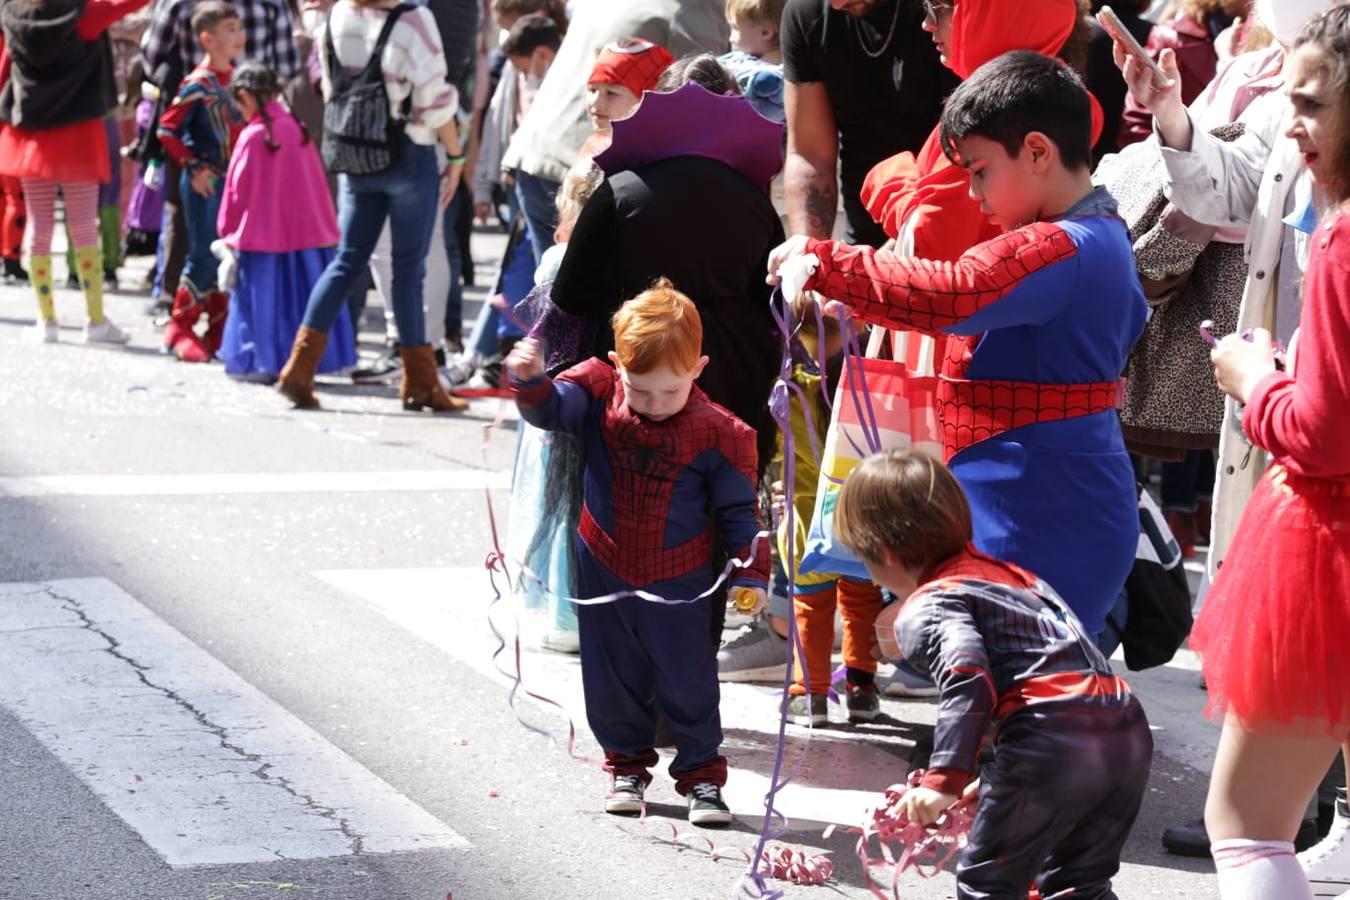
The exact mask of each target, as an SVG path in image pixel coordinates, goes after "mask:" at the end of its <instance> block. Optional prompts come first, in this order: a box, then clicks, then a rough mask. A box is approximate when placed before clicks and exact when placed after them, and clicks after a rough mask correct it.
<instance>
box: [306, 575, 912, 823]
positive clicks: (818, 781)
mask: <svg viewBox="0 0 1350 900" xmlns="http://www.w3.org/2000/svg"><path fill="white" fill-rule="evenodd" d="M314 574H315V575H316V576H317V577H318V578H320V579H322V580H323V581H325V582H327V583H329V584H331V585H333V586H334V587H336V588H338V589H339V590H342V591H344V592H346V593H348V594H350V595H352V596H354V597H358V598H360V599H361V600H364V601H365V602H366V603H368V604H369V605H370V606H372V607H373V608H374V609H375V610H377V611H378V612H380V613H381V614H382V615H384V616H385V617H387V618H388V619H389V620H390V621H392V622H394V623H395V624H397V625H399V626H400V627H402V628H404V629H406V630H407V631H409V632H411V633H413V634H415V635H417V636H418V637H420V638H422V639H423V640H425V641H427V642H429V643H431V644H432V645H433V646H435V647H437V648H438V649H440V650H441V651H443V652H444V653H446V654H448V655H449V656H452V657H454V658H455V659H457V660H459V661H460V662H462V663H465V664H467V665H469V666H470V667H472V668H474V669H476V670H477V671H479V672H480V673H482V674H483V675H485V676H487V677H488V678H491V679H493V680H495V681H497V682H499V683H502V684H510V683H511V679H509V678H507V677H506V676H504V675H502V674H501V673H500V672H499V671H497V670H496V668H495V667H494V666H493V663H492V651H493V648H494V647H495V641H494V639H493V637H492V634H491V631H490V630H489V628H488V623H487V607H488V604H489V602H490V600H491V598H492V592H491V589H490V587H489V585H488V581H487V576H486V572H485V570H484V569H482V568H481V567H479V568H441V569H436V568H423V569H380V570H371V569H364V570H359V569H346V570H328V571H320V572H315V573H314ZM511 610H512V607H511V606H509V605H508V604H505V603H503V604H500V605H499V606H498V608H497V610H495V611H494V619H495V620H496V621H497V624H498V627H499V628H501V629H502V630H503V631H504V633H508V634H513V633H514V632H515V629H516V627H517V621H516V617H515V614H514V613H513V612H512V611H511ZM520 628H521V631H522V634H523V635H524V636H525V637H524V639H523V641H522V647H523V648H527V649H528V648H532V647H534V646H535V642H534V640H533V638H534V637H535V636H536V630H535V628H534V623H533V622H531V621H530V620H528V619H526V620H525V621H524V622H521V623H520ZM503 659H504V661H505V664H507V665H508V666H509V664H510V655H509V652H508V654H506V655H504V657H503ZM521 668H522V671H523V674H524V683H525V686H526V687H527V688H529V689H531V690H534V691H538V692H541V693H543V694H544V695H546V696H548V697H549V698H550V699H552V700H555V701H557V702H559V703H561V704H562V705H563V706H564V707H565V708H566V710H567V713H568V716H569V717H570V718H571V719H572V721H573V722H574V723H575V724H576V726H577V729H578V732H580V733H582V734H584V735H585V738H586V741H587V742H588V744H589V745H590V746H591V747H592V749H591V750H589V751H588V752H589V753H591V754H598V752H599V751H598V750H596V749H594V740H593V739H592V738H591V737H590V734H589V732H588V731H587V730H586V715H585V703H584V701H583V698H582V692H581V668H580V665H579V663H578V660H577V657H575V656H565V655H560V654H555V653H548V652H535V651H532V650H530V651H529V652H526V653H525V654H524V660H523V662H522V665H521ZM777 696H778V695H777V693H776V692H770V691H768V690H765V689H764V688H759V687H755V686H753V685H748V684H723V685H722V727H723V730H724V732H725V733H726V739H725V741H724V745H723V748H724V752H725V753H726V755H727V757H728V761H729V764H730V767H731V773H730V778H729V780H728V783H727V787H726V790H725V794H724V796H725V798H726V800H727V802H728V804H729V805H730V806H731V808H732V810H733V811H734V812H736V813H737V814H738V815H740V816H742V817H745V818H755V817H759V816H762V815H763V812H764V794H765V792H766V791H767V789H768V786H769V779H768V777H767V776H766V775H765V774H763V773H765V772H768V771H770V769H771V766H772V761H773V754H774V752H775V750H776V747H777V740H778V714H777ZM502 714H503V715H509V714H508V713H506V711H505V709H504V708H503V710H502ZM525 714H526V715H527V717H528V718H529V720H530V721H532V722H536V723H539V724H541V725H546V726H548V727H549V728H551V729H552V730H553V731H555V732H558V733H565V732H561V730H560V723H559V721H558V720H557V719H556V718H554V719H549V718H547V717H546V716H547V715H548V714H541V712H540V711H538V710H536V709H527V710H526V711H525ZM553 715H556V713H553ZM832 715H833V716H835V717H839V716H840V713H839V712H838V711H837V710H836V711H834V712H833V713H832ZM887 746H889V747H890V748H891V751H892V752H887V750H886V749H885V748H886V747H887ZM910 746H912V745H911V744H910V743H909V742H908V741H905V740H904V739H903V738H901V737H900V736H899V735H898V734H897V735H896V736H894V737H886V736H881V735H878V734H876V733H868V734H860V733H850V732H843V731H833V730H832V731H824V730H818V731H817V732H816V733H815V735H814V736H813V737H812V738H811V740H810V743H808V742H807V738H806V733H805V731H804V730H803V729H797V728H793V729H791V736H790V739H789V745H788V748H789V749H788V753H789V757H788V759H789V765H788V767H787V770H788V771H791V770H792V769H793V768H794V762H795V760H796V759H797V758H798V756H800V755H801V754H802V753H805V754H806V755H805V756H804V757H802V758H801V761H802V767H801V770H800V774H799V777H798V779H797V780H796V781H794V782H793V783H792V784H790V785H788V787H787V788H786V789H785V790H784V791H783V792H782V793H781V794H780V795H779V799H778V801H777V804H776V806H777V808H778V810H779V811H780V812H782V813H783V814H784V815H786V816H788V817H789V818H790V819H792V820H794V821H797V822H799V823H800V822H801V821H812V822H819V823H829V822H834V823H839V824H846V825H854V824H857V823H858V822H860V821H861V820H862V815H863V812H864V811H865V809H866V808H867V806H869V805H870V804H872V803H874V802H876V799H877V797H878V795H879V794H880V792H881V791H883V790H884V789H885V788H886V787H887V786H889V785H891V784H894V783H895V782H897V781H900V780H901V779H903V778H904V775H905V770H906V766H905V763H904V760H903V759H901V758H900V754H901V753H902V752H903V751H904V750H906V749H907V748H908V747H910ZM668 762H669V760H668V759H667V760H666V761H665V762H663V763H662V765H665V764H666V763H668Z"/></svg>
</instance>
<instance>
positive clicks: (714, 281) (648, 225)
mask: <svg viewBox="0 0 1350 900" xmlns="http://www.w3.org/2000/svg"><path fill="white" fill-rule="evenodd" d="M782 242H783V225H782V222H781V221H780V220H779V218H778V214H777V213H776V212H774V208H773V204H772V203H770V202H769V197H768V194H767V193H766V192H765V191H763V190H761V189H760V188H757V187H755V186H754V185H753V184H752V183H751V182H750V181H749V179H747V178H745V177H744V176H742V175H741V174H740V173H738V172H736V171H735V170H733V169H731V168H730V167H728V166H725V165H723V164H722V163H720V162H717V161H715V160H711V159H705V158H703V157H699V156H678V157H674V158H672V159H666V160H661V161H660V162H653V163H648V164H646V165H643V166H639V167H638V168H636V169H630V170H627V171H624V172H616V173H615V174H614V175H613V176H611V177H610V178H607V179H605V181H604V183H603V184H601V186H600V187H599V188H598V189H597V190H596V192H595V194H594V195H592V196H591V198H590V200H588V201H587V202H586V206H585V207H584V208H583V209H582V211H581V216H580V217H579V218H578V219H577V224H576V226H575V227H574V228H573V230H572V237H571V240H569V241H568V243H567V254H566V256H564V257H563V261H562V265H561V266H560V267H559V269H558V277H557V278H556V279H554V281H553V290H552V300H553V302H554V303H555V304H557V306H558V308H559V309H562V310H563V311H565V312H569V313H571V314H572V315H575V316H581V317H583V318H586V319H590V320H592V321H598V322H603V323H606V325H608V322H609V318H610V316H612V315H613V314H614V312H615V311H616V310H617V309H618V308H619V306H620V305H621V304H623V303H624V302H625V301H626V300H629V299H631V298H632V297H634V296H636V295H637V294H640V293H641V292H642V291H644V290H646V289H647V288H649V287H651V285H652V282H653V281H655V280H656V279H658V278H662V277H665V278H669V279H670V280H671V282H672V283H673V284H674V285H675V288H676V289H677V290H679V291H682V292H683V293H685V294H687V295H688V296H689V298H690V299H691V300H693V301H694V305H695V306H697V307H698V310H699V313H700V315H701V316H702V319H703V352H704V353H705V354H707V356H708V367H707V368H706V369H704V370H703V375H702V377H701V378H699V381H698V384H699V387H701V388H703V390H704V391H705V392H706V393H707V395H708V396H709V397H710V398H712V400H713V402H715V403H718V404H720V405H722V406H724V407H726V408H727V409H729V410H731V412H732V413H734V414H735V415H737V416H739V417H740V418H741V419H742V420H743V421H744V422H745V423H746V424H748V425H749V426H750V427H752V428H754V429H755V430H756V431H757V432H758V433H759V451H760V465H761V467H763V465H764V463H766V462H767V461H768V460H769V458H770V457H771V456H772V455H773V444H774V436H775V431H774V428H773V420H772V419H771V418H770V416H769V414H768V406H767V404H768V400H769V391H770V389H771V388H772V386H773V381H774V378H775V376H776V375H777V373H778V362H779V353H780V348H779V343H780V338H779V336H778V334H777V332H776V330H775V328H774V324H773V319H772V317H771V314H770V310H769V294H770V291H771V289H770V288H769V286H768V285H766V284H765V283H764V272H765V270H766V269H765V267H766V265H767V264H768V259H769V251H770V250H772V249H773V248H774V247H777V246H778V245H779V244H781V243H782ZM606 331H608V328H606ZM610 341H611V342H606V347H612V346H613V344H612V338H611V339H610Z"/></svg>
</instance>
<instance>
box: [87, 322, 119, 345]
mask: <svg viewBox="0 0 1350 900" xmlns="http://www.w3.org/2000/svg"><path fill="white" fill-rule="evenodd" d="M129 340H131V335H129V334H127V333H126V332H125V331H123V330H122V329H120V328H118V327H117V326H116V325H114V324H113V323H112V320H111V319H104V320H103V321H102V322H99V323H98V324H97V325H95V324H94V323H92V322H90V323H89V324H88V325H85V326H84V342H85V343H86V344H125V343H126V342H127V341H129Z"/></svg>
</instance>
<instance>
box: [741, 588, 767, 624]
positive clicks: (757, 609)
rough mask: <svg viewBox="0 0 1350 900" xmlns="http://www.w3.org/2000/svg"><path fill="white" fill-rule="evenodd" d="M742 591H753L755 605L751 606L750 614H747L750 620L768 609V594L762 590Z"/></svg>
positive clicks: (750, 589)
mask: <svg viewBox="0 0 1350 900" xmlns="http://www.w3.org/2000/svg"><path fill="white" fill-rule="evenodd" d="M743 590H749V591H753V592H754V594H755V605H754V606H752V607H751V608H750V612H749V613H747V615H749V616H750V617H751V618H753V617H755V616H757V615H759V614H760V613H762V612H764V610H766V609H768V608H769V594H768V592H767V591H766V590H764V588H758V587H757V588H743Z"/></svg>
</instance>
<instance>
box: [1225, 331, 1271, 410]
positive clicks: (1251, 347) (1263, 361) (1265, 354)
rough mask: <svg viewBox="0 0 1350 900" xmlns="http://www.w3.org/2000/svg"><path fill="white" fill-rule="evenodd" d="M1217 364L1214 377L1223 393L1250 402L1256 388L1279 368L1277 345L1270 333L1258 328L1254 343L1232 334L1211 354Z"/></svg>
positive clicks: (1242, 401) (1253, 337)
mask: <svg viewBox="0 0 1350 900" xmlns="http://www.w3.org/2000/svg"><path fill="white" fill-rule="evenodd" d="M1209 358H1210V360H1211V361H1212V362H1213V363H1214V378H1215V380H1216V381H1218V382H1219V390H1221V391H1223V392H1224V393H1225V394H1227V395H1228V396H1230V397H1232V398H1233V399H1234V400H1237V401H1238V402H1239V403H1246V402H1247V398H1248V397H1250V396H1251V394H1252V391H1253V390H1255V389H1256V385H1257V383H1258V382H1260V381H1261V379H1262V378H1265V377H1266V376H1267V375H1269V374H1270V373H1271V372H1274V371H1276V369H1275V345H1274V343H1273V341H1272V340H1271V337H1270V332H1269V331H1266V330H1265V329H1264V328H1258V329H1256V330H1255V331H1253V332H1252V337H1251V340H1250V341H1249V340H1245V339H1244V338H1243V337H1242V335H1240V334H1230V335H1228V337H1226V338H1224V339H1223V340H1221V341H1219V343H1218V346H1216V347H1215V348H1214V349H1213V350H1212V351H1211V352H1210V354H1209Z"/></svg>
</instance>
